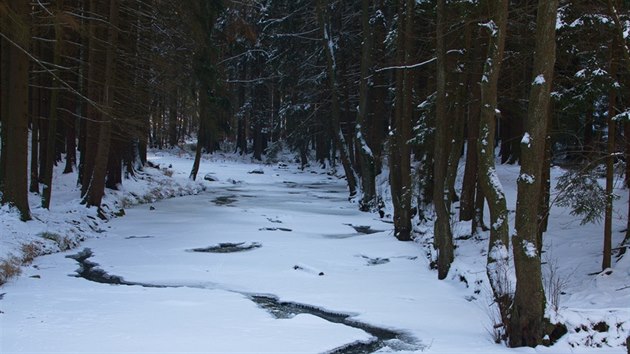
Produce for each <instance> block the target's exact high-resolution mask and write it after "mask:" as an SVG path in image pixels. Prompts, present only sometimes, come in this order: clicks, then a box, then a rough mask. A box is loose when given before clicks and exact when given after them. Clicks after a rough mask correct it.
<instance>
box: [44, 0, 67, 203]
mask: <svg viewBox="0 0 630 354" xmlns="http://www.w3.org/2000/svg"><path fill="white" fill-rule="evenodd" d="M55 11H56V12H57V13H59V12H61V11H63V0H57V2H56V9H55ZM54 21H55V24H54V31H55V44H54V47H53V65H54V66H55V68H58V67H59V65H60V64H61V45H62V40H63V32H62V31H63V28H62V24H61V23H59V19H55V20H54ZM51 82H52V88H51V91H50V102H49V103H50V109H49V112H48V113H49V114H48V138H47V139H46V151H47V152H48V153H47V154H46V161H45V168H44V170H43V171H40V172H41V174H42V175H43V176H42V177H43V178H42V182H43V185H44V188H43V190H42V207H43V208H45V209H50V199H51V196H52V179H53V168H54V165H55V164H54V162H55V158H56V153H55V151H56V147H57V144H56V142H57V139H56V138H57V108H58V104H59V90H60V89H61V86H60V85H59V81H58V80H57V79H56V78H52V80H51Z"/></svg>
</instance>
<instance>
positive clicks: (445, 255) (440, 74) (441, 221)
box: [433, 0, 454, 279]
mask: <svg viewBox="0 0 630 354" xmlns="http://www.w3.org/2000/svg"><path fill="white" fill-rule="evenodd" d="M445 7H446V0H438V1H437V32H436V38H437V41H436V52H437V65H436V66H437V75H436V81H437V97H436V104H435V112H436V117H435V145H434V148H435V149H434V156H433V161H434V162H433V171H434V172H433V178H434V181H435V182H434V187H433V204H434V206H435V213H436V216H437V220H436V221H435V224H434V232H433V234H434V240H435V241H434V242H435V247H436V249H437V251H438V259H437V265H438V279H444V278H446V276H447V275H448V271H449V269H450V267H451V263H452V262H453V257H454V256H453V232H452V230H451V213H450V194H451V191H450V189H449V188H448V186H447V183H446V182H447V181H446V180H447V169H448V160H449V152H450V150H451V142H450V141H449V135H450V134H449V130H450V128H451V124H449V123H450V122H449V121H450V117H449V112H448V109H447V102H446V45H445V23H444V22H445Z"/></svg>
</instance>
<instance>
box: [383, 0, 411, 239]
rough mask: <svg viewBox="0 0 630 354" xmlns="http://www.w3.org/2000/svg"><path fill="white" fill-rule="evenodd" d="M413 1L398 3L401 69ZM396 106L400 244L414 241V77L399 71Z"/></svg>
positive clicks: (393, 156)
mask: <svg viewBox="0 0 630 354" xmlns="http://www.w3.org/2000/svg"><path fill="white" fill-rule="evenodd" d="M413 4H414V3H413V1H412V0H399V1H398V18H399V24H398V26H399V27H398V28H399V29H398V34H397V35H398V38H397V48H396V59H397V60H398V62H399V63H400V64H402V65H404V64H407V63H408V62H409V60H411V42H412V41H411V36H412V29H413ZM395 75H396V102H395V107H394V113H395V114H394V118H393V122H392V124H391V126H392V127H393V128H394V132H393V134H391V136H390V156H389V162H390V166H389V173H390V178H389V179H390V186H391V193H392V204H393V206H394V235H395V236H396V238H397V239H398V240H400V241H410V240H411V197H412V190H411V149H410V148H409V144H408V141H409V139H410V138H411V113H412V110H413V107H412V100H411V99H412V97H411V96H412V95H411V93H412V87H411V86H412V83H413V80H412V73H411V71H410V70H405V69H399V70H396V74H395Z"/></svg>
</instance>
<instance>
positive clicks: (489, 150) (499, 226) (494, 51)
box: [477, 0, 511, 324]
mask: <svg viewBox="0 0 630 354" xmlns="http://www.w3.org/2000/svg"><path fill="white" fill-rule="evenodd" d="M488 4H489V5H490V6H489V8H490V18H489V20H488V22H486V23H484V24H482V26H484V27H485V28H486V30H487V32H488V38H489V40H488V54H487V56H486V61H485V64H484V68H483V76H482V78H481V116H480V125H479V139H480V140H479V142H478V144H477V145H478V146H477V154H478V157H479V182H480V186H481V189H482V191H483V194H484V195H485V197H486V200H487V201H488V207H489V209H490V224H491V226H490V239H489V245H488V263H487V267H486V271H487V273H488V278H489V280H490V286H491V287H492V290H493V292H494V296H495V301H496V302H497V304H498V306H499V309H500V311H501V314H502V320H503V323H504V324H506V323H507V313H508V311H509V310H508V309H509V303H510V299H509V298H510V296H511V295H510V291H511V290H510V285H509V284H508V283H507V279H509V277H507V276H506V272H508V269H509V267H508V247H509V239H508V237H509V225H508V212H507V205H506V201H505V195H504V193H503V187H502V185H501V182H500V181H499V178H498V176H497V172H496V169H495V161H494V146H495V143H494V140H495V132H496V116H497V112H498V110H497V84H498V80H499V72H500V70H501V62H502V60H503V51H504V47H505V37H506V27H507V17H508V0H491V1H488Z"/></svg>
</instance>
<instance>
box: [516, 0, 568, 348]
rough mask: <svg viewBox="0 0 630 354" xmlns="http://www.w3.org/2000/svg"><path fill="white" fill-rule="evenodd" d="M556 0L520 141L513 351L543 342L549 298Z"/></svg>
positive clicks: (544, 0)
mask: <svg viewBox="0 0 630 354" xmlns="http://www.w3.org/2000/svg"><path fill="white" fill-rule="evenodd" d="M557 9H558V1H557V0H539V1H538V14H537V18H536V49H535V53H534V66H533V75H532V76H533V81H532V84H531V88H530V95H529V107H528V109H527V121H526V124H525V127H526V129H525V134H524V136H523V139H522V140H521V172H520V175H519V177H518V180H517V184H518V197H517V203H516V224H515V225H516V232H515V234H514V236H513V242H514V245H513V248H514V265H515V270H516V291H515V294H514V304H513V306H512V311H511V317H510V327H509V330H508V333H509V337H510V345H511V346H512V347H520V346H530V347H535V346H537V345H538V344H540V343H541V341H542V337H543V329H544V328H543V327H544V321H543V316H544V312H545V293H544V289H543V285H542V272H541V267H540V264H541V253H540V252H539V249H540V248H539V246H538V243H539V240H538V233H539V226H540V225H539V222H540V220H539V211H540V203H541V198H542V195H541V191H542V189H541V184H542V183H543V170H542V164H541V163H540V162H541V161H543V160H544V159H545V146H546V142H547V129H548V121H549V119H550V118H549V104H550V99H551V84H552V80H553V69H554V64H555V60H556V40H555V39H556V36H555V32H556V27H555V26H556V13H557Z"/></svg>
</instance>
